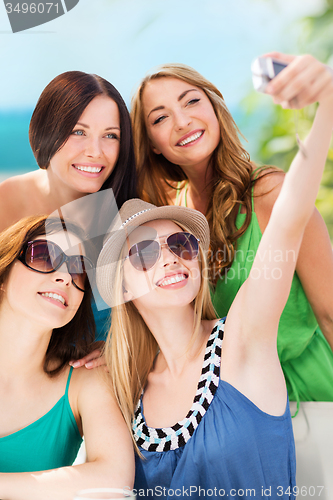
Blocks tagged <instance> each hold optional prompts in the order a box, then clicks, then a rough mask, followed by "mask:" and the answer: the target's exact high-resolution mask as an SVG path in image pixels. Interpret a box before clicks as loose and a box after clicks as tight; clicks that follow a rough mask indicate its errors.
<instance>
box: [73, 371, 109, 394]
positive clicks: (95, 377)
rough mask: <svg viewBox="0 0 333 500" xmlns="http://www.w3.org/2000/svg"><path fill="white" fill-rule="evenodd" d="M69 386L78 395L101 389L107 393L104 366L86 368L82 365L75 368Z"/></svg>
mask: <svg viewBox="0 0 333 500" xmlns="http://www.w3.org/2000/svg"><path fill="white" fill-rule="evenodd" d="M71 386H72V389H73V391H74V392H75V393H76V394H77V395H78V396H79V395H80V394H88V393H91V392H94V391H95V390H96V391H101V392H105V393H109V394H111V392H110V389H109V381H108V374H107V372H106V370H105V367H104V366H100V367H98V368H94V369H93V370H87V369H86V368H85V367H84V366H82V367H81V368H76V369H75V370H73V373H72V380H71Z"/></svg>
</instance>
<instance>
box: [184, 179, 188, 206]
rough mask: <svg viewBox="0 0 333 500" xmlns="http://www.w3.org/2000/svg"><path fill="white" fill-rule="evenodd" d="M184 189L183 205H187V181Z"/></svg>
mask: <svg viewBox="0 0 333 500" xmlns="http://www.w3.org/2000/svg"><path fill="white" fill-rule="evenodd" d="M184 189H185V193H184V203H185V207H187V189H188V181H187V182H186V184H185V187H184Z"/></svg>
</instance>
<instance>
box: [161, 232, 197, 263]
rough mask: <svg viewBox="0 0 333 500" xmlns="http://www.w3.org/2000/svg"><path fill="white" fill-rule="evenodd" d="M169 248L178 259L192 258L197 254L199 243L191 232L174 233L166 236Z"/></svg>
mask: <svg viewBox="0 0 333 500" xmlns="http://www.w3.org/2000/svg"><path fill="white" fill-rule="evenodd" d="M167 244H168V247H169V248H170V250H171V251H172V252H173V253H174V254H175V255H177V257H179V258H180V259H184V260H193V259H195V258H196V257H197V256H198V253H199V243H198V240H197V239H196V237H195V236H193V234H191V233H174V234H171V235H170V236H169V237H168V238H167Z"/></svg>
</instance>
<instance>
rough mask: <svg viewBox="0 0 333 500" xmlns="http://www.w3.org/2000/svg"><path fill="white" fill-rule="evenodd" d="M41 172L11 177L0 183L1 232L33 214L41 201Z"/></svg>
mask: <svg viewBox="0 0 333 500" xmlns="http://www.w3.org/2000/svg"><path fill="white" fill-rule="evenodd" d="M39 177H40V174H39V171H33V172H28V173H26V174H22V175H15V176H13V177H9V178H8V179H6V180H4V181H3V182H1V183H0V230H2V229H5V228H6V227H8V226H10V225H12V224H14V223H15V222H17V221H18V220H20V219H21V218H22V217H25V216H27V215H31V213H33V211H32V210H33V208H34V203H35V200H36V199H39V197H40V196H39V194H38V179H39Z"/></svg>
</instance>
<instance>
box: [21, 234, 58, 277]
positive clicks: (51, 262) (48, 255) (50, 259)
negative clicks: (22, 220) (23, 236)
mask: <svg viewBox="0 0 333 500" xmlns="http://www.w3.org/2000/svg"><path fill="white" fill-rule="evenodd" d="M61 260H62V253H61V250H60V249H59V248H58V247H57V246H55V245H54V244H53V243H52V242H48V241H36V242H35V241H33V242H32V243H31V244H30V245H29V246H28V248H27V251H26V254H25V262H26V263H27V265H28V266H29V267H31V269H35V270H36V271H40V272H42V273H49V272H52V271H53V270H54V269H56V267H57V266H58V265H59V263H60V262H61Z"/></svg>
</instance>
